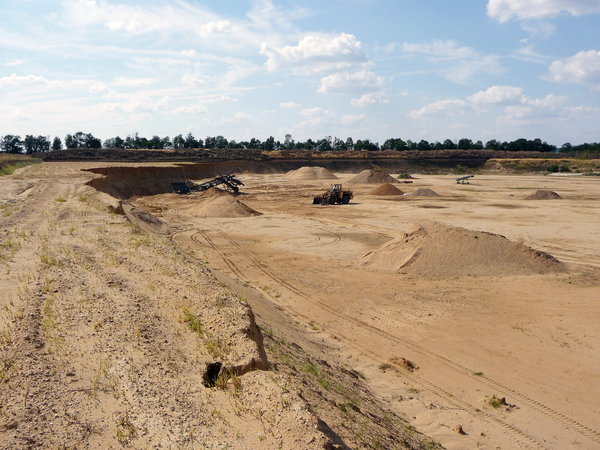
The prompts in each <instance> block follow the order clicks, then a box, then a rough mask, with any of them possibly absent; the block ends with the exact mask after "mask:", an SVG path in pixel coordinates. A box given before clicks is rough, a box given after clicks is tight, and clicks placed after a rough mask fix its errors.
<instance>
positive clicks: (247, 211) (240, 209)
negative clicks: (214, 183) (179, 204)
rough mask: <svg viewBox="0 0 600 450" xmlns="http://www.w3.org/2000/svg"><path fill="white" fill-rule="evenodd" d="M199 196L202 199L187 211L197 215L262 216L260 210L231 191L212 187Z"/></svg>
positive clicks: (224, 216)
mask: <svg viewBox="0 0 600 450" xmlns="http://www.w3.org/2000/svg"><path fill="white" fill-rule="evenodd" d="M197 198H199V199H202V201H200V202H198V203H197V204H194V205H192V206H191V207H189V208H188V209H187V210H186V212H187V213H188V214H190V215H193V216H196V217H223V218H227V217H251V216H260V215H262V213H261V212H258V211H256V210H254V209H252V208H250V207H249V206H248V205H246V204H245V203H243V202H241V201H239V200H238V199H237V198H235V197H234V196H233V195H231V194H230V193H229V192H227V191H224V190H223V189H219V188H216V187H212V188H210V189H208V190H206V191H205V192H203V193H202V194H200V195H199V196H197Z"/></svg>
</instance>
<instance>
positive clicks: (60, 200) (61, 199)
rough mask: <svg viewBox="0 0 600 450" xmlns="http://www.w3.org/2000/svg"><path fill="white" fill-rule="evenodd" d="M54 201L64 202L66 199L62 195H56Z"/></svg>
mask: <svg viewBox="0 0 600 450" xmlns="http://www.w3.org/2000/svg"><path fill="white" fill-rule="evenodd" d="M54 201H55V202H59V203H64V202H66V201H67V199H66V198H64V197H58V198H55V199H54Z"/></svg>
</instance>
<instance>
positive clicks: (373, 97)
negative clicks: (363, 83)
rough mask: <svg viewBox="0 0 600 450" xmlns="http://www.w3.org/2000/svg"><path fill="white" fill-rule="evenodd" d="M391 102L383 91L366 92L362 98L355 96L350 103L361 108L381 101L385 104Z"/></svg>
mask: <svg viewBox="0 0 600 450" xmlns="http://www.w3.org/2000/svg"><path fill="white" fill-rule="evenodd" d="M389 102H390V101H389V100H388V99H387V98H384V94H383V93H377V94H364V95H363V96H362V97H360V98H353V99H352V100H350V104H351V105H352V106H357V107H359V108H362V107H365V106H368V105H373V104H375V103H379V104H380V105H383V104H385V103H389Z"/></svg>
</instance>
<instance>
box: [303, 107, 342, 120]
mask: <svg viewBox="0 0 600 450" xmlns="http://www.w3.org/2000/svg"><path fill="white" fill-rule="evenodd" d="M299 114H300V115H301V116H303V117H307V118H314V117H319V116H320V117H332V116H334V115H335V114H333V113H332V112H331V111H328V110H327V109H323V108H318V107H317V108H305V109H303V110H302V111H300V112H299Z"/></svg>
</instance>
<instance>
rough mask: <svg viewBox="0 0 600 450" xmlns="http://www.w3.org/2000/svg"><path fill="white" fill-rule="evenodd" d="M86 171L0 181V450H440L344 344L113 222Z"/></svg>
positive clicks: (132, 227) (122, 219)
mask: <svg viewBox="0 0 600 450" xmlns="http://www.w3.org/2000/svg"><path fill="white" fill-rule="evenodd" d="M89 166H90V164H89V163H87V164H85V163H48V164H40V165H36V166H31V167H28V168H25V169H20V170H18V171H16V172H15V174H13V175H12V176H11V177H3V178H0V193H1V195H0V213H1V215H0V449H34V448H43V449H110V448H112V449H116V448H136V449H155V448H164V449H176V448H177V449H201V448H202V449H204V448H214V449H235V448H238V449H264V448H269V449H271V448H273V449H290V450H291V449H298V448H303V449H304V448H307V449H349V448H373V447H375V448H398V449H400V448H411V449H417V448H424V447H427V448H439V445H438V444H436V443H434V442H433V441H432V440H431V439H430V438H428V437H426V436H425V435H423V434H421V433H419V432H418V431H417V430H416V429H415V428H414V427H413V426H411V425H410V424H409V423H408V422H407V420H406V418H404V417H403V416H402V415H401V414H400V413H396V412H394V411H393V408H391V407H390V405H388V404H387V403H385V402H383V401H381V399H380V398H379V397H378V396H376V395H375V394H373V393H372V392H371V391H370V388H369V386H368V380H366V378H365V376H364V374H362V373H360V372H358V371H357V370H356V369H355V367H356V365H355V364H353V361H349V360H347V359H343V358H342V356H341V353H340V352H339V351H336V354H331V355H330V354H328V353H329V350H330V349H332V348H336V349H337V348H339V347H340V345H339V344H336V345H334V346H331V345H329V344H328V343H327V342H325V340H324V339H322V338H320V337H317V336H315V335H311V334H310V333H305V330H304V327H303V325H302V323H301V322H300V321H297V320H295V319H293V318H290V317H289V316H288V315H287V314H286V313H285V311H283V310H282V309H278V308H274V307H273V304H272V303H270V300H269V299H268V298H267V297H266V296H262V295H257V293H256V291H255V290H254V289H252V288H251V287H249V286H248V287H246V288H245V287H243V286H241V285H235V283H234V282H233V281H232V280H231V279H229V278H227V277H226V275H219V274H213V273H212V270H211V267H212V266H213V264H212V263H210V262H208V261H207V260H206V259H204V258H203V257H202V258H200V257H195V256H194V255H193V254H191V252H190V253H187V254H186V253H184V252H182V250H185V251H186V252H187V251H188V250H187V249H182V246H180V245H179V244H178V243H177V240H176V239H175V237H176V236H180V235H184V234H185V228H184V227H181V226H179V228H177V226H178V224H177V223H174V225H175V228H173V229H171V228H170V225H168V224H162V225H161V226H162V227H163V228H164V229H166V230H172V231H170V233H171V232H174V233H175V234H174V235H172V234H154V233H152V232H147V231H144V230H145V229H146V228H147V227H144V228H139V227H138V226H137V225H136V223H138V222H136V221H135V220H134V218H132V220H133V222H131V221H130V220H128V218H127V217H126V216H124V215H121V214H118V213H117V212H115V209H116V208H115V206H118V203H119V202H118V201H116V200H115V199H114V198H109V197H108V196H107V195H106V194H103V193H101V192H97V191H96V190H95V189H93V188H91V187H89V186H87V185H86V183H88V182H89V181H90V180H91V179H92V178H93V177H94V175H93V174H90V173H89V172H82V171H81V169H83V168H86V167H89ZM93 166H102V164H98V165H93ZM104 166H106V165H104ZM137 166H140V165H137ZM117 209H118V208H117ZM127 210H128V211H130V208H127ZM142 216H143V214H140V217H142ZM146 216H148V214H147V213H146ZM173 222H178V221H173ZM179 222H180V221H179ZM150 228H151V229H152V227H150ZM192 251H194V250H192ZM198 252H199V253H201V252H200V251H198ZM198 256H200V255H198ZM213 257H214V258H216V259H217V262H216V263H215V266H216V265H217V263H218V262H219V261H220V259H218V257H217V256H216V255H214V256H213ZM215 275H218V278H217V277H216V276H215ZM223 276H225V277H226V278H224V279H223V280H224V281H225V282H226V283H230V284H234V285H235V287H236V289H235V290H233V289H230V288H229V287H227V286H226V285H225V284H224V283H222V282H221V281H219V280H220V279H221V277H223ZM244 289H246V290H247V292H244ZM240 293H241V294H240ZM250 302H252V304H250ZM254 305H256V307H257V309H258V310H260V311H262V315H261V317H257V316H256V315H255V313H254V312H253V309H254ZM257 322H258V324H259V325H260V328H258V326H257ZM261 329H262V330H263V331H261ZM275 329H277V330H279V329H285V330H286V335H285V336H287V338H284V336H283V335H282V334H279V333H277V334H276V333H275V331H274V330H275ZM217 363H218V364H220V365H221V366H220V368H219V366H218V364H217ZM330 425H331V426H330Z"/></svg>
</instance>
